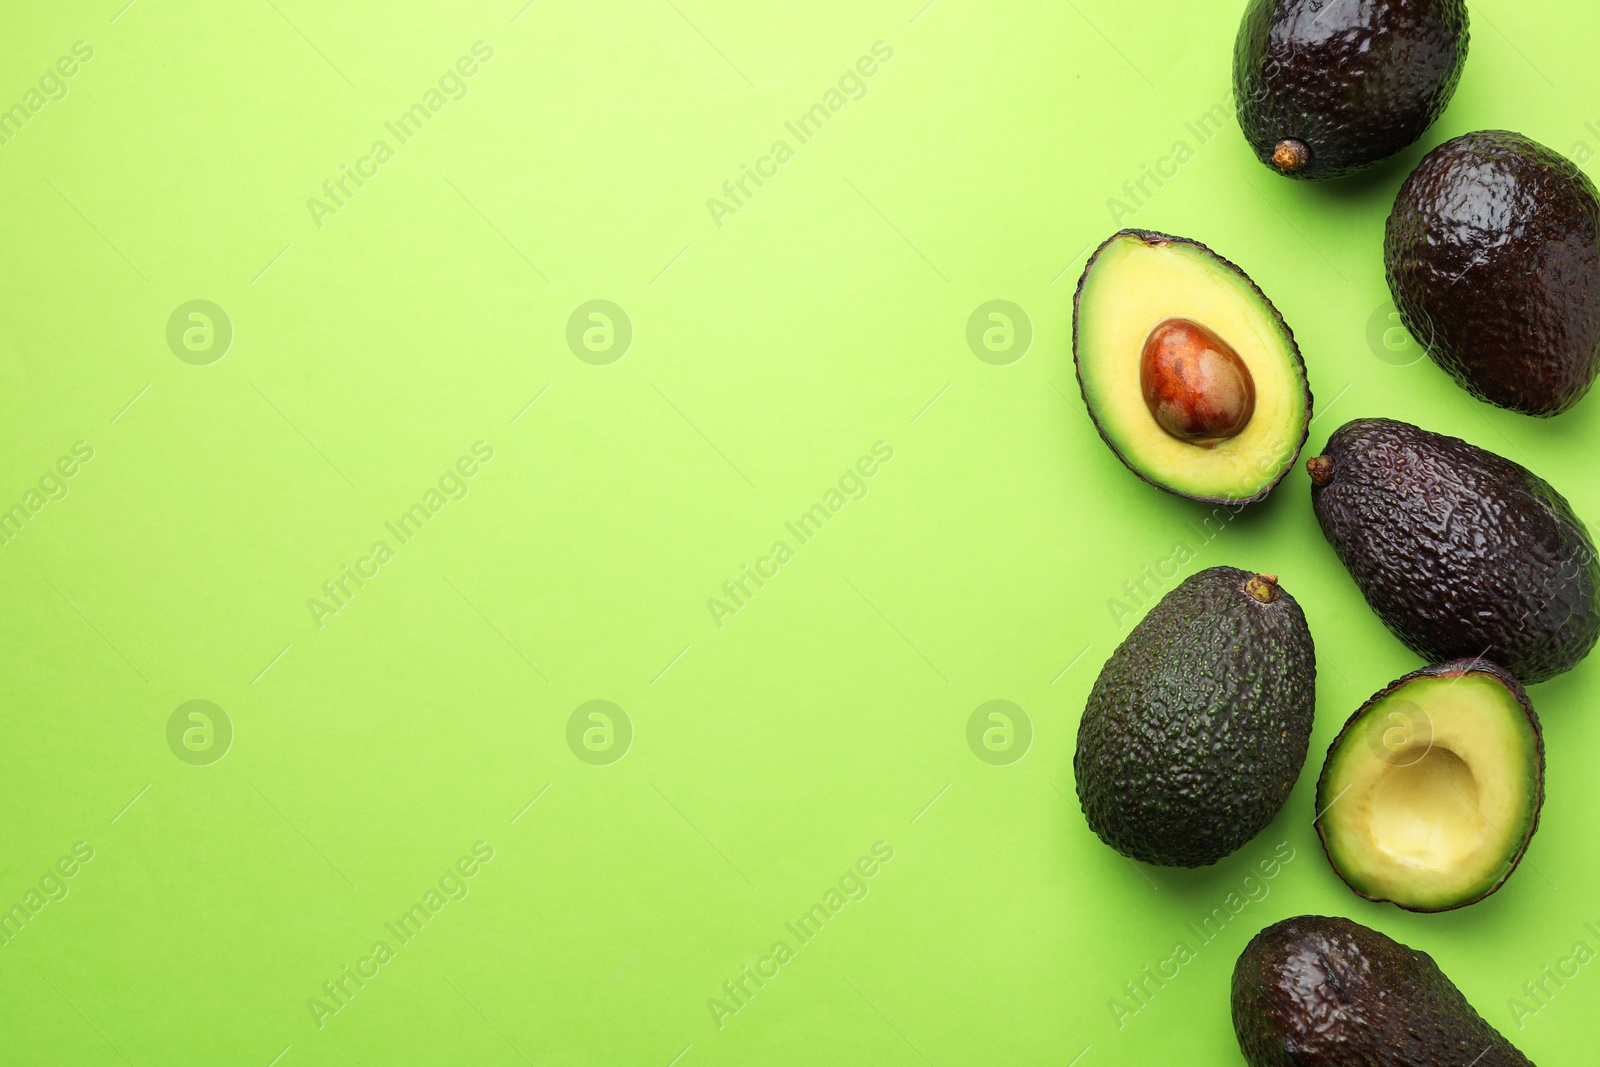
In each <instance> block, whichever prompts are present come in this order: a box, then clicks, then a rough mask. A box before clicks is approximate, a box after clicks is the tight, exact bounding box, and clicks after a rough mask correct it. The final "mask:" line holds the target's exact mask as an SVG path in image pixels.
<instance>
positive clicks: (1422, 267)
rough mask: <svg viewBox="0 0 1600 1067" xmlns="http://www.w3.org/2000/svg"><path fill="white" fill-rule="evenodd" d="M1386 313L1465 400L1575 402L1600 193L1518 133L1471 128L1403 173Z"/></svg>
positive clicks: (1594, 284) (1596, 366)
mask: <svg viewBox="0 0 1600 1067" xmlns="http://www.w3.org/2000/svg"><path fill="white" fill-rule="evenodd" d="M1383 253H1384V262H1385V264H1386V266H1387V268H1388V275H1389V290H1390V292H1391V294H1392V295H1393V296H1394V303H1395V307H1396V308H1398V309H1399V311H1400V318H1401V321H1403V322H1404V323H1405V324H1406V328H1407V329H1408V330H1410V331H1411V334H1412V336H1414V337H1415V338H1416V339H1417V341H1418V342H1419V343H1421V344H1422V345H1423V346H1424V347H1425V348H1426V349H1427V352H1428V355H1429V356H1431V357H1433V361H1434V362H1435V363H1437V364H1439V366H1440V367H1443V368H1444V369H1445V370H1446V371H1448V372H1449V373H1450V375H1451V376H1452V377H1454V378H1455V379H1456V381H1457V382H1458V383H1460V385H1461V387H1462V388H1464V389H1466V390H1467V391H1468V392H1469V393H1471V394H1472V395H1474V396H1476V397H1478V398H1479V399H1481V400H1486V401H1488V402H1489V403H1491V404H1497V405H1499V406H1500V407H1503V408H1510V409H1511V410H1512V411H1520V412H1522V413H1523V414H1525V415H1537V416H1550V415H1557V414H1560V413H1561V412H1563V411H1566V410H1567V409H1568V408H1570V407H1572V406H1573V405H1574V404H1576V403H1577V402H1578V401H1579V400H1580V399H1581V398H1582V397H1583V395H1584V394H1585V393H1587V392H1588V391H1589V387H1590V385H1592V384H1593V383H1594V379H1595V374H1596V372H1597V371H1600V199H1597V198H1596V196H1595V187H1594V183H1593V182H1591V181H1590V180H1589V178H1588V176H1587V175H1586V174H1584V173H1583V171H1581V170H1579V169H1578V167H1577V165H1576V164H1574V163H1573V162H1572V161H1570V160H1568V159H1566V158H1564V157H1563V156H1560V155H1558V154H1556V153H1555V152H1552V151H1551V150H1550V149H1548V148H1546V147H1544V146H1543V145H1541V144H1539V143H1537V142H1535V141H1531V140H1529V139H1528V138H1526V137H1524V136H1522V135H1521V134H1519V133H1510V132H1507V131H1505V130H1484V131H1481V132H1479V133H1468V134H1464V135H1462V136H1460V137H1457V138H1454V139H1453V140H1449V141H1446V142H1445V143H1444V144H1442V145H1440V146H1439V147H1438V148H1435V149H1434V150H1433V151H1432V152H1430V153H1428V155H1427V157H1426V158H1425V159H1423V161H1422V162H1421V163H1420V164H1418V165H1417V169H1416V170H1414V171H1413V172H1412V173H1411V177H1409V178H1407V179H1406V183H1405V185H1404V186H1402V187H1401V189H1400V195H1399V196H1398V197H1397V198H1396V199H1395V202H1394V210H1393V211H1392V212H1391V213H1390V215H1389V223H1388V228H1387V230H1386V231H1385V235H1384V241H1383Z"/></svg>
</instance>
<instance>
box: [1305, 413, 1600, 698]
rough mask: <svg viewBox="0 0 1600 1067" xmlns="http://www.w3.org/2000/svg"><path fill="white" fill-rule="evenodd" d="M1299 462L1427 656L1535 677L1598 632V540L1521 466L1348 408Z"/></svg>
mask: <svg viewBox="0 0 1600 1067" xmlns="http://www.w3.org/2000/svg"><path fill="white" fill-rule="evenodd" d="M1306 468H1307V470H1308V471H1309V472H1310V474H1311V483H1312V484H1311V502H1312V506H1313V507H1314V509H1315V511H1316V514H1317V521H1318V523H1320V524H1321V526H1322V533H1323V535H1324V536H1325V537H1327V539H1328V543H1329V544H1331V545H1332V546H1333V548H1334V551H1335V552H1337V553H1338V554H1339V558H1340V559H1341V560H1342V561H1343V562H1344V565H1345V567H1346V568H1347V569H1348V570H1349V571H1350V576H1351V577H1352V578H1354V579H1355V582H1356V585H1357V586H1359V587H1360V589H1361V593H1362V595H1363V596H1364V597H1366V600H1367V604H1368V605H1369V606H1370V607H1371V608H1372V610H1373V611H1374V612H1376V613H1377V615H1378V617H1379V618H1380V619H1382V620H1383V621H1384V623H1385V624H1386V625H1387V626H1388V627H1389V629H1390V630H1392V631H1393V632H1394V634H1395V636H1396V637H1398V638H1400V640H1401V641H1403V642H1405V643H1406V644H1407V645H1408V646H1410V648H1411V649H1412V651H1414V652H1416V653H1417V654H1418V655H1419V656H1422V657H1423V658H1424V659H1426V660H1429V661H1430V662H1439V661H1443V660H1451V659H1463V658H1473V657H1482V658H1484V659H1488V660H1490V661H1492V662H1495V663H1498V664H1499V665H1500V666H1502V667H1505V668H1506V669H1507V670H1509V671H1510V672H1511V673H1512V674H1513V675H1515V676H1516V677H1517V678H1519V679H1521V680H1522V681H1523V682H1524V683H1526V684H1532V683H1534V682H1541V681H1544V680H1545V679H1547V678H1551V677H1553V676H1555V675H1557V674H1560V673H1561V672H1563V671H1566V670H1570V669H1571V668H1572V667H1573V666H1574V665H1576V664H1577V663H1578V662H1579V661H1580V660H1582V659H1583V658H1584V657H1585V656H1587V655H1588V654H1589V650H1590V649H1592V648H1593V647H1594V644H1595V641H1596V639H1597V638H1600V599H1597V598H1600V564H1597V563H1596V560H1595V550H1594V543H1593V542H1592V541H1591V540H1590V538H1589V532H1588V530H1587V529H1586V528H1585V527H1584V524H1583V522H1582V521H1581V520H1580V519H1579V518H1578V517H1577V516H1576V515H1575V514H1573V511H1572V508H1571V506H1570V505H1568V503H1567V501H1566V498H1565V497H1563V496H1562V495H1561V494H1560V493H1558V492H1556V490H1555V489H1553V488H1551V486H1550V484H1549V483H1548V482H1546V481H1545V480H1544V479H1542V478H1540V477H1539V476H1538V475H1536V474H1534V473H1533V472H1531V471H1529V470H1527V469H1526V468H1525V467H1522V466H1520V465H1519V464H1517V463H1513V462H1512V461H1511V460H1509V459H1506V458H1504V457H1502V456H1497V455H1495V454H1494V453H1493V452H1489V451H1486V450H1484V449H1482V448H1478V447H1477V446H1476V445H1471V444H1468V443H1467V442H1465V441H1462V440H1460V439H1459V438H1455V437H1447V436H1445V435H1443V434H1437V433H1430V432H1429V431H1427V430H1423V429H1420V428H1418V427H1416V426H1412V425H1410V424H1409V423H1404V422H1396V421H1394V420H1391V419H1356V420H1355V421H1353V422H1347V423H1345V424H1344V425H1343V426H1341V427H1340V428H1339V429H1338V430H1336V431H1334V434H1333V436H1332V437H1330V438H1329V439H1328V444H1327V447H1326V448H1325V449H1324V450H1323V454H1322V455H1320V456H1316V457H1313V458H1312V459H1309V460H1307V461H1306Z"/></svg>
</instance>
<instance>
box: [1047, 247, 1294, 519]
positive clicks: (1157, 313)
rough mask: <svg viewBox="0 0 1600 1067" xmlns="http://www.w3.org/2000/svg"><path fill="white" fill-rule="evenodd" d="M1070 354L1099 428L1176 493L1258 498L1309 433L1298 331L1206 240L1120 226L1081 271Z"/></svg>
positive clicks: (1147, 475) (1222, 500) (1151, 478)
mask: <svg viewBox="0 0 1600 1067" xmlns="http://www.w3.org/2000/svg"><path fill="white" fill-rule="evenodd" d="M1072 356H1073V361H1074V363H1075V364H1076V366H1077V371H1078V387H1079V388H1080V389H1081V390H1082V391H1083V400H1084V403H1085V404H1087V405H1088V408H1089V417H1090V418H1091V419H1093V420H1094V424H1095V428H1096V429H1098V430H1099V431H1100V436H1101V437H1102V438H1103V439H1104V440H1105V442H1106V444H1107V445H1109V446H1111V451H1112V452H1114V453H1116V455H1117V458H1119V459H1121V460H1122V462H1123V463H1125V464H1127V466H1128V469H1129V470H1131V471H1133V472H1134V473H1135V474H1137V475H1138V476H1139V477H1141V478H1143V479H1144V480H1145V481H1147V482H1149V483H1150V484H1151V485H1154V486H1156V487H1157V488H1160V489H1165V490H1166V491H1167V492H1169V493H1176V494H1177V495H1179V496H1183V497H1188V498H1189V499H1191V500H1200V501H1205V502H1207V503H1216V504H1248V503H1251V502H1252V501H1256V500H1260V499H1261V498H1262V497H1264V496H1266V495H1267V493H1268V492H1269V491H1270V490H1271V489H1272V487H1273V486H1274V485H1276V484H1278V481H1279V480H1280V479H1281V478H1282V477H1283V476H1284V474H1285V473H1286V472H1287V471H1288V470H1289V468H1290V467H1292V466H1293V465H1294V462H1295V459H1296V457H1297V456H1299V454H1300V447H1301V445H1303V444H1305V440H1306V429H1307V426H1308V425H1309V423H1310V419H1311V389H1310V387H1309V386H1308V385H1307V384H1306V368H1305V364H1304V363H1303V362H1302V361H1301V359H1300V349H1299V348H1298V347H1296V345H1295V342H1294V334H1293V333H1292V332H1291V331H1290V330H1289V327H1288V326H1286V325H1285V324H1284V321H1283V316H1281V315H1279V314H1278V309H1277V308H1275V307H1273V306H1272V301H1270V300H1268V299H1267V298H1266V296H1265V295H1263V294H1262V292H1261V290H1260V289H1258V288H1257V287H1256V285H1255V283H1254V282H1252V281H1251V280H1250V279H1249V277H1247V276H1246V275H1245V273H1244V271H1242V270H1240V269H1239V268H1238V267H1236V266H1234V265H1233V264H1232V263H1230V262H1228V261H1227V260H1226V259H1223V258H1222V257H1221V256H1219V255H1217V254H1216V253H1215V252H1213V251H1211V249H1209V248H1207V247H1206V246H1205V245H1203V244H1200V243H1199V242H1198V241H1191V240H1189V239H1188V238H1185V237H1172V236H1169V235H1167V234H1164V233H1152V232H1150V231H1148V230H1122V231H1120V232H1118V233H1115V234H1112V235H1111V237H1110V238H1108V239H1107V240H1106V242H1105V243H1104V244H1102V245H1101V246H1100V247H1099V248H1098V249H1096V250H1095V253H1094V255H1092V256H1090V257H1089V262H1088V265H1086V266H1085V267H1084V268H1083V276H1082V277H1081V278H1080V279H1079V280H1078V292H1077V295H1076V296H1075V297H1074V298H1073V315H1072Z"/></svg>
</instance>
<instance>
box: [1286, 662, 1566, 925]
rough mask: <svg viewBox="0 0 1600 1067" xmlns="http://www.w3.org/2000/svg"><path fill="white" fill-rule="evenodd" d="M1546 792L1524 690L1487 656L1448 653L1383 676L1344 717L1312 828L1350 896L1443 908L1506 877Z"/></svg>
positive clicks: (1461, 903)
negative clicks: (1449, 657) (1445, 658)
mask: <svg viewBox="0 0 1600 1067" xmlns="http://www.w3.org/2000/svg"><path fill="white" fill-rule="evenodd" d="M1543 803H1544V740H1543V736H1542V734H1541V732H1540V729H1539V716H1538V714H1537V713H1535V712H1534V710H1533V704H1532V702H1531V701H1529V699H1528V694H1527V692H1526V691H1525V690H1524V689H1523V688H1522V686H1521V685H1520V684H1518V682H1517V680H1516V679H1515V678H1513V677H1512V676H1511V675H1510V674H1509V673H1507V672H1506V670H1505V669H1504V668H1502V667H1497V666H1495V665H1494V664H1493V663H1490V662H1488V661H1487V660H1478V659H1471V660H1454V661H1452V662H1450V663H1438V664H1434V665H1432V666H1428V667H1423V668H1422V669H1420V670H1416V671H1412V672H1411V673H1410V674H1408V675H1406V676H1405V677H1403V678H1400V679H1398V680H1396V681H1394V682H1391V683H1390V684H1389V685H1387V686H1385V687H1384V688H1383V689H1381V690H1379V691H1378V692H1377V693H1376V694H1375V695H1374V696H1373V697H1372V699H1370V700H1368V701H1367V702H1366V703H1365V704H1363V705H1362V706H1361V709H1360V710H1359V711H1357V712H1356V713H1355V714H1354V715H1352V716H1351V717H1350V721H1349V722H1347V723H1345V725H1344V729H1342V730H1341V731H1339V736H1338V737H1337V738H1335V739H1334V742H1333V744H1332V745H1330V746H1328V758H1327V761H1326V762H1325V763H1324V764H1323V767H1322V776H1321V777H1320V778H1319V779H1318V781H1317V808H1316V810H1317V813H1318V817H1317V821H1316V825H1317V836H1318V837H1319V838H1321V840H1322V848H1323V851H1324V852H1326V853H1327V855H1328V861H1329V862H1330V863H1332V864H1333V869H1334V870H1335V871H1336V872H1338V874H1339V877H1340V878H1342V879H1344V881H1345V884H1347V885H1348V886H1349V887H1350V888H1351V889H1353V890H1355V892H1356V893H1357V894H1358V895H1360V896H1363V897H1365V898H1367V899H1368V900H1376V901H1390V902H1392V903H1394V904H1396V905H1398V906H1400V907H1402V908H1405V909H1407V910H1408V911H1447V910H1449V909H1451V908H1461V907H1465V906H1466V905H1468V904H1475V903H1477V902H1478V901H1480V900H1482V899H1483V898H1484V897H1487V896H1488V895H1489V894H1491V893H1493V892H1494V891H1495V890H1497V889H1499V888H1500V887H1501V885H1503V884H1504V883H1505V880H1506V879H1507V878H1509V877H1511V872H1512V871H1514V870H1516V868H1517V864H1518V863H1519V862H1521V860H1522V857H1523V854H1524V853H1525V852H1527V849H1528V843H1529V842H1530V841H1532V840H1533V834H1534V831H1535V830H1537V829H1538V827H1539V809H1540V807H1541V806H1542V805H1543Z"/></svg>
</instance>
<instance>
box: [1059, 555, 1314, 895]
mask: <svg viewBox="0 0 1600 1067" xmlns="http://www.w3.org/2000/svg"><path fill="white" fill-rule="evenodd" d="M1316 671H1317V668H1316V653H1315V650H1314V648H1313V646H1312V642H1311V631H1310V630H1309V629H1308V628H1307V627H1306V619H1305V615H1304V614H1303V613H1302V612H1301V610H1300V605H1299V604H1297V603H1295V600H1294V598H1293V597H1292V596H1290V595H1289V594H1288V593H1286V592H1284V591H1283V589H1281V588H1280V587H1279V586H1278V584H1277V578H1276V577H1275V576H1273V575H1269V574H1257V575H1253V574H1251V573H1249V572H1248V571H1242V570H1238V569H1237V568H1234V567H1212V568H1211V569H1209V570H1204V571H1200V572H1199V573H1197V574H1193V575H1190V576H1189V577H1188V578H1187V579H1185V580H1184V581H1183V583H1182V584H1180V585H1179V586H1178V587H1177V588H1176V589H1173V590H1172V591H1171V592H1169V593H1168V594H1167V595H1166V596H1165V597H1163V598H1162V599H1161V601H1160V603H1158V604H1156V606H1155V607H1153V608H1151V609H1150V613H1149V614H1148V615H1146V616H1145V617H1144V619H1143V620H1141V621H1140V623H1139V624H1138V625H1137V626H1135V627H1134V628H1133V631H1132V632H1131V633H1130V634H1129V635H1128V637H1127V639H1126V640H1124V641H1123V642H1122V645H1121V646H1120V647H1119V648H1118V649H1117V650H1116V651H1115V652H1113V653H1112V655H1111V658H1110V659H1109V660H1107V661H1106V665H1105V666H1104V667H1103V668H1102V669H1101V671H1100V677H1099V678H1097V679H1096V680H1095V683H1094V689H1093V691H1092V692H1091V693H1090V694H1089V702H1088V706H1087V708H1086V709H1085V711H1084V714H1083V719H1082V721H1081V722H1080V723H1079V726H1078V748H1077V754H1076V756H1075V757H1074V759H1073V771H1074V773H1075V775H1076V778H1077V785H1078V799H1079V801H1080V802H1081V803H1082V805H1083V813H1084V816H1085V817H1086V818H1087V819H1088V821H1089V826H1090V828H1091V829H1093V830H1094V832H1095V833H1097V834H1099V835H1100V838H1101V839H1102V840H1103V841H1105V842H1106V844H1108V845H1110V846H1111V847H1112V848H1114V849H1116V850H1117V851H1118V852H1121V853H1122V854H1123V855H1125V856H1128V857H1130V858H1131V859H1136V860H1142V861H1144V862H1145V863H1153V864H1157V865H1159V866H1165V867H1202V866H1205V865H1206V864H1209V863H1215V862H1216V861H1217V860H1219V859H1221V858H1222V857H1223V856H1226V855H1228V854H1229V853H1230V852H1233V851H1234V850H1235V849H1237V848H1239V847H1240V846H1242V845H1244V844H1245V843H1246V842H1247V841H1249V840H1250V839H1251V838H1252V837H1254V836H1255V835H1256V834H1257V833H1259V832H1260V831H1261V830H1262V829H1263V828H1264V827H1265V826H1266V825H1267V823H1269V822H1271V821H1272V818H1273V816H1275V815H1276V814H1277V813H1278V810H1279V809H1280V808H1281V807H1283V802H1284V800H1285V799H1287V798H1288V796H1289V790H1290V789H1291V788H1292V787H1293V786H1294V783H1295V779H1296V778H1297V777H1298V776H1299V774H1300V768H1301V766H1302V765H1303V764H1304V763H1305V758H1306V746H1307V744H1308V743H1309V742H1310V739H1311V719H1312V706H1313V703H1314V697H1315V688H1316V687H1315V682H1316Z"/></svg>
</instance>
